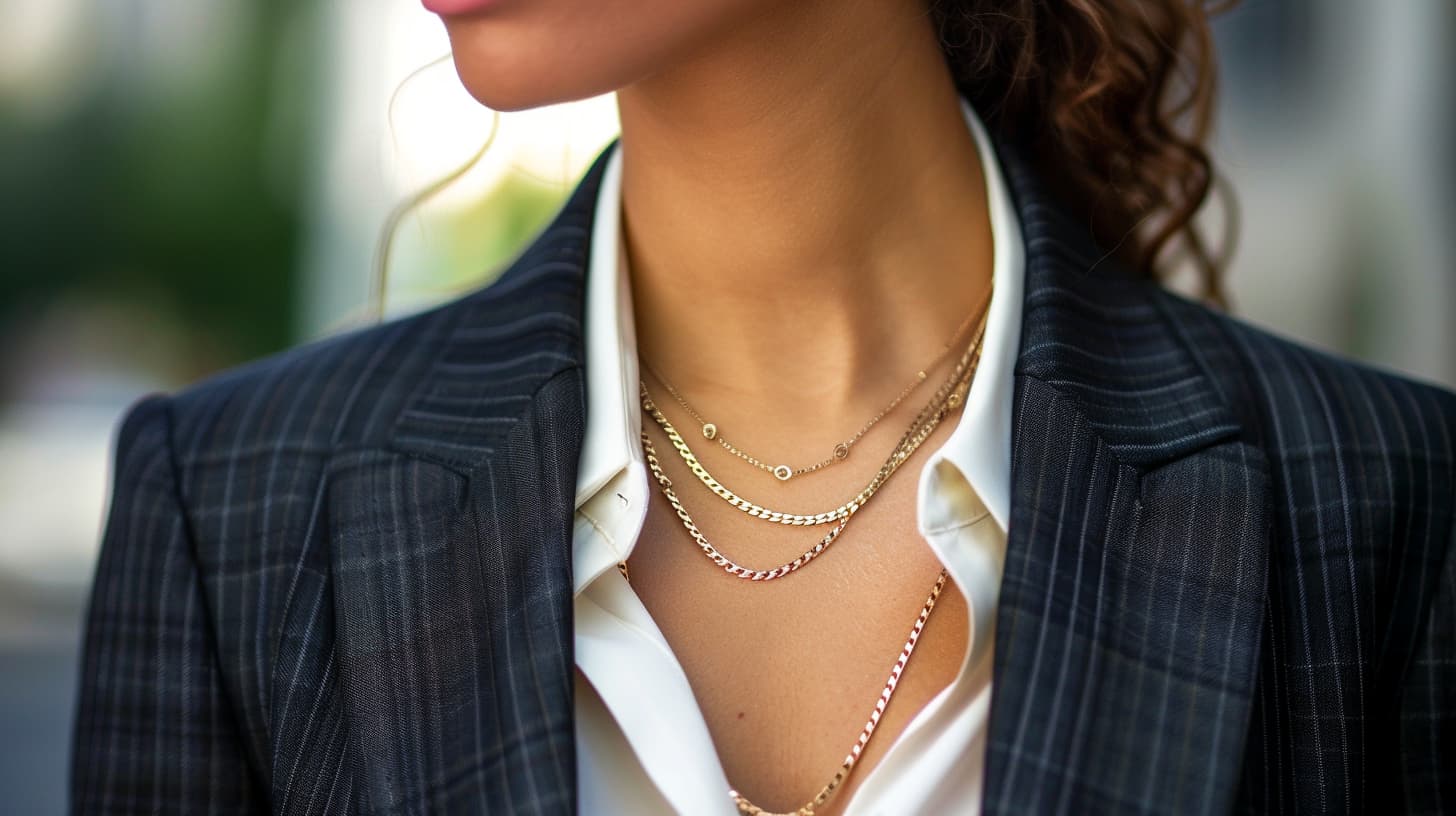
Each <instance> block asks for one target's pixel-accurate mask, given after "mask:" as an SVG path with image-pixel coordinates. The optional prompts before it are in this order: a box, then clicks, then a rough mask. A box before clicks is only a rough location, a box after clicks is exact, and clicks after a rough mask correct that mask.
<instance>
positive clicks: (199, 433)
mask: <svg viewBox="0 0 1456 816" xmlns="http://www.w3.org/2000/svg"><path fill="white" fill-rule="evenodd" d="M458 308H459V307H458V305H457V304H450V305H447V306H444V307H437V308H435V309H432V310H430V311H427V312H422V313H419V314H415V315H411V316H408V317H404V318H399V319H395V320H391V321H389V322H386V323H381V324H378V325H374V326H369V327H365V328H359V329H353V330H350V331H347V332H344V333H341V334H337V335H334V336H331V337H327V338H323V339H319V340H315V341H312V342H308V343H304V344H302V345H299V346H296V347H293V348H290V349H287V350H285V351H281V352H278V353H276V354H273V355H270V356H267V357H263V358H260V359H257V360H253V361H250V362H248V363H244V364H242V365H239V366H237V367H234V368H231V369H227V370H225V371H221V372H218V373H216V374H214V375H212V376H210V377H207V378H206V379H203V380H200V381H198V382H196V383H193V384H191V385H188V386H186V387H185V388H182V389H181V390H179V391H177V392H176V393H174V394H171V395H169V396H168V397H166V400H165V402H166V405H165V409H166V411H167V412H168V413H169V414H170V417H171V425H172V445H173V448H174V451H175V455H176V456H177V458H178V461H179V462H180V463H181V464H183V466H184V467H185V466H186V465H189V464H192V463H195V462H198V461H207V460H215V459H218V458H220V457H228V458H234V459H236V458H239V457H244V458H245V457H246V454H247V452H248V451H251V450H258V449H267V450H268V451H269V452H270V453H271V454H272V455H275V456H276V455H277V454H279V453H282V452H289V451H297V452H306V451H321V450H323V449H337V448H343V447H349V446H357V445H363V444H369V443H371V442H373V441H375V440H376V439H377V438H378V437H379V435H380V434H382V433H384V431H385V430H386V428H387V427H388V424H389V422H390V421H391V420H392V419H393V415H394V414H395V413H396V412H397V411H398V410H400V408H401V406H402V404H403V402H404V401H405V400H407V399H408V397H409V394H410V393H411V391H412V389H413V388H414V387H415V386H416V385H417V384H418V382H419V381H420V380H421V378H422V377H423V376H424V375H425V373H427V372H428V371H429V369H430V366H431V364H432V362H433V360H434V359H435V358H436V356H438V354H439V352H440V349H441V348H442V345H443V343H444V339H445V338H446V337H447V336H448V333H449V331H450V327H451V325H452V324H453V322H454V319H455V317H456V312H457V311H458Z"/></svg>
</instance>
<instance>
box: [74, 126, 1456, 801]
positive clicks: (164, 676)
mask: <svg viewBox="0 0 1456 816" xmlns="http://www.w3.org/2000/svg"><path fill="white" fill-rule="evenodd" d="M616 145H617V143H616V142H615V141H614V142H613V143H612V144H609V145H608V146H607V148H606V149H605V150H604V151H603V152H602V154H601V155H600V156H599V157H598V158H597V160H596V161H595V163H594V164H593V165H592V167H591V169H590V170H589V171H588V172H587V173H586V174H585V175H584V177H583V178H582V180H581V181H580V183H579V184H578V186H577V187H576V189H575V191H574V192H573V193H572V194H571V195H570V198H569V200H568V201H567V202H566V203H565V205H564V206H563V207H562V208H561V209H560V210H559V211H558V212H557V214H556V215H555V216H554V219H553V220H552V221H551V223H550V225H549V226H548V227H547V228H545V230H544V231H543V232H541V233H540V234H539V235H538V237H536V238H535V239H534V241H533V243H531V244H530V246H529V247H528V248H526V249H525V250H524V251H523V252H522V253H521V254H520V255H518V256H517V257H516V258H515V259H514V260H513V261H512V262H511V263H510V264H509V268H508V269H506V270H505V272H504V273H503V274H502V275H501V276H500V277H499V279H498V280H497V281H496V282H494V283H493V284H491V285H489V286H487V287H484V288H482V289H479V290H477V291H474V292H472V293H470V294H468V295H467V296H464V297H462V298H460V299H457V300H455V301H453V302H451V303H448V304H446V305H443V306H440V307H437V308H434V309H432V310H430V311H426V312H423V313H420V314H416V315H413V316H410V317H407V318H404V319H398V320H394V321H392V322H387V323H383V324H380V325H377V326H374V327H370V328H367V329H362V330H358V331H355V332H353V333H349V334H345V335H342V336H337V337H334V338H331V339H326V340H323V341H319V342H316V343H313V344H310V345H306V346H302V347H299V348H296V349H294V350H291V351H288V352H285V353H282V354H280V355H277V356H274V357H271V358H267V359H264V360H262V361H259V362H255V363H251V364H248V365H245V366H242V367H240V368H237V369H234V370H231V371H228V372H225V373H222V374H220V375H217V376H215V377H213V378H211V379H208V380H206V381H204V382H202V383H200V384H197V385H194V386H191V387H189V388H186V389H185V390H182V391H181V392H179V393H176V394H174V395H171V396H152V397H150V398H147V399H145V400H143V401H141V402H140V403H139V404H137V405H135V406H134V407H133V408H132V409H131V410H130V411H129V413H128V415H127V416H126V418H125V420H124V422H123V424H122V426H121V429H120V432H119V439H118V442H117V461H116V472H115V489H114V496H113V499H112V502H111V508H110V511H109V516H108V520H107V523H106V527H105V532H104V537H103V546H102V550H101V556H100V561H99V564H98V566H97V570H96V577H95V586H94V590H93V595H92V597H91V601H90V606H89V612H88V623H87V632H86V636H85V642H84V647H83V648H84V655H83V658H82V667H81V685H80V700H79V710H78V714H77V719H76V723H75V747H74V765H73V768H72V806H73V808H74V810H75V811H76V812H81V813H113V812H114V813H134V812H143V811H145V812H154V813H179V814H181V813H185V814H203V813H229V814H232V813H263V812H271V813H278V814H322V813H401V814H405V813H409V814H416V813H431V814H433V813H447V814H454V813H458V814H480V813H540V814H563V813H569V812H571V811H573V810H574V808H575V805H576V797H577V794H576V786H575V771H576V766H575V754H574V744H573V743H574V733H573V698H572V673H573V670H574V663H575V660H574V655H573V651H572V580H571V574H570V573H571V530H572V504H573V495H574V489H575V488H574V486H575V481H576V467H577V457H578V453H579V449H580V446H581V442H582V434H583V418H584V416H585V412H586V411H588V410H590V406H588V405H587V404H585V389H584V380H583V366H584V354H583V342H582V308H583V282H584V275H585V269H586V259H587V257H588V251H589V248H588V241H589V237H590V230H589V227H590V223H591V219H592V209H593V207H594V206H595V198H596V189H597V185H598V182H599V180H600V174H601V171H602V168H603V165H604V160H605V158H606V153H607V151H609V150H611V149H614V148H615V147H616ZM999 153H1000V156H1001V161H1002V163H1003V165H1004V166H1005V167H1004V169H1005V171H1006V177H1007V179H1008V182H1009V184H1010V187H1011V190H1012V195H1013V198H1014V199H1015V200H1016V206H1017V209H1018V212H1019V216H1020V220H1021V223H1022V229H1023V237H1024V241H1025V244H1026V253H1027V273H1026V274H1027V281H1026V287H1025V294H1024V297H1025V309H1024V317H1023V330H1022V337H1021V347H1020V351H1019V356H1018V363H1017V366H1016V369H1015V398H1014V406H1015V407H1014V419H1013V444H1012V449H1013V453H1012V484H1013V498H1012V513H1011V520H1010V524H1009V536H1008V544H1007V554H1006V563H1005V577H1004V583H1003V587H1002V590H1001V595H1000V600H999V607H998V619H997V624H996V640H995V643H996V646H995V652H994V657H993V666H994V668H993V672H994V674H993V677H994V680H993V689H994V690H993V698H992V703H991V715H990V723H989V729H990V733H989V743H988V749H987V756H986V768H985V780H986V782H985V785H986V787H985V791H984V796H985V798H984V808H985V811H986V812H987V813H988V814H1037V813H1074V814H1088V813H1148V814H1155V813H1156V814H1167V813H1195V814H1203V813H1209V814H1211V813H1227V812H1230V811H1237V812H1250V813H1293V812H1296V811H1298V812H1339V813H1349V812H1360V811H1366V810H1372V811H1379V812H1389V813H1394V812H1408V813H1439V812H1443V811H1448V810H1450V811H1456V559H1453V557H1452V551H1453V548H1456V522H1453V509H1452V508H1453V499H1456V442H1453V437H1456V396H1453V395H1452V394H1451V393H1448V392H1446V391H1442V390H1439V389H1437V388H1435V387H1432V386H1428V385H1421V384H1417V383H1415V382H1412V381H1409V380H1406V379H1402V378H1399V377H1397V376H1393V375H1391V374H1387V373H1382V372H1379V371H1375V370H1371V369H1369V368H1366V367H1362V366H1360V365H1357V364H1355V363H1352V362H1348V361H1345V360H1342V359H1339V358H1336V357H1333V356H1330V355H1327V354H1323V353H1319V352H1316V351H1312V350H1310V349H1307V348H1303V347H1301V346H1299V345H1296V344H1293V343H1291V342H1288V341H1285V340H1281V339H1277V338H1275V337H1273V336H1270V335H1269V334H1266V333H1264V332H1262V331H1260V330H1257V329H1254V328H1251V327H1250V326H1248V325H1245V324H1244V323H1241V322H1239V321H1237V320H1235V319H1232V318H1230V317H1228V316H1226V315H1223V314H1219V313H1216V312H1213V311H1210V310H1208V309H1206V308H1204V307H1202V306H1199V305H1195V304H1193V303H1191V302H1188V301H1186V300H1183V299H1180V298H1179V297H1177V296H1175V295H1173V294H1170V293H1168V292H1166V291H1164V290H1162V289H1160V288H1158V287H1157V286H1155V285H1153V284H1151V283H1148V282H1145V281H1143V280H1139V279H1135V278H1133V277H1132V276H1130V275H1128V274H1126V273H1125V272H1124V271H1122V269H1121V268H1120V267H1119V266H1118V265H1117V264H1116V263H1115V262H1113V261H1112V260H1109V259H1108V257H1107V255H1106V254H1105V253H1104V252H1103V251H1102V250H1101V249H1099V248H1098V247H1097V246H1096V245H1095V244H1094V243H1093V242H1092V240H1091V239H1090V237H1089V235H1088V230H1087V228H1086V226H1085V223H1079V222H1078V221H1077V220H1075V219H1073V218H1072V217H1070V216H1069V215H1068V214H1067V212H1066V211H1065V210H1064V209H1062V208H1060V207H1059V206H1058V205H1057V203H1056V202H1055V201H1054V199H1053V198H1052V196H1051V195H1050V194H1049V193H1048V192H1047V191H1046V189H1044V187H1043V186H1042V183H1041V182H1040V181H1039V180H1038V179H1037V177H1036V175H1035V173H1034V172H1033V167H1032V166H1031V164H1030V162H1029V161H1027V160H1026V159H1025V158H1024V157H1022V156H1020V155H1019V154H1018V151H1017V149H1016V146H1015V145H1012V144H1007V143H1005V142H1004V141H1003V142H1002V143H1001V144H1000V145H999Z"/></svg>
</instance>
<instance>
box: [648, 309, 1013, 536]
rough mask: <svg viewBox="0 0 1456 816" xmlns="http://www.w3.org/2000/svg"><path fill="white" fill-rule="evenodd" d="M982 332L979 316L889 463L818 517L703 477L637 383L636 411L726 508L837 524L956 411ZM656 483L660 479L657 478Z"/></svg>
mask: <svg viewBox="0 0 1456 816" xmlns="http://www.w3.org/2000/svg"><path fill="white" fill-rule="evenodd" d="M985 329H986V318H985V316H983V317H982V318H981V324H980V327H979V328H978V329H977V331H976V335H975V338H974V340H973V341H972V343H971V345H970V347H969V348H967V349H966V352H965V354H963V355H962V356H961V359H960V361H959V362H958V363H957V364H956V367H955V370H954V371H953V372H952V373H951V376H950V377H949V378H948V379H947V380H946V381H945V383H944V384H942V385H941V387H940V388H939V389H937V390H936V393H935V395H934V396H933V397H932V398H931V401H930V402H929V403H928V404H927V405H926V406H925V407H924V408H922V409H921V411H920V413H919V414H917V415H916V417H915V421H914V422H913V423H912V424H911V426H910V430H908V431H906V433H905V436H903V437H902V438H901V441H900V444H898V445H896V447H895V452H894V453H892V454H891V457H890V459H889V460H887V461H886V462H885V465H884V466H882V467H881V468H880V470H879V471H878V472H877V473H876V474H875V475H874V477H873V478H872V479H871V480H870V482H869V484H867V485H865V487H864V489H863V490H861V491H860V492H859V493H858V494H857V495H855V497H854V498H852V499H850V500H849V501H847V502H845V503H844V504H841V505H840V506H838V507H836V508H834V509H833V510H828V511H825V512H822V513H808V514H804V513H786V512H782V511H778V510H770V509H768V508H767V507H764V506H763V505H760V504H757V503H755V502H752V501H750V500H748V499H745V498H743V497H742V496H739V495H738V494H736V493H734V492H733V491H732V490H729V489H728V488H727V487H726V486H724V485H723V483H722V482H719V481H718V480H717V479H716V478H714V477H713V474H712V473H710V472H708V469H707V468H706V467H705V466H704V465H703V463H702V462H701V461H699V460H698V457H697V456H696V455H695V454H694V453H693V450H692V448H691V447H690V446H689V445H688V443H687V440H685V439H683V437H682V434H681V433H679V432H678V430H677V428H675V427H674V426H673V424H672V422H671V421H669V420H668V418H667V417H666V416H665V415H664V414H663V413H662V411H661V409H659V408H658V407H657V404H656V403H655V402H654V401H653V400H652V396H651V394H650V393H649V392H648V390H647V383H646V382H645V381H643V382H639V387H640V395H641V398H642V410H643V411H644V412H646V413H647V414H648V415H649V416H651V417H652V419H653V421H654V422H656V423H657V424H658V426H659V427H661V428H662V431H663V433H664V434H666V436H667V438H668V441H669V442H671V443H672V446H673V448H674V449H676V450H677V453H678V457H679V458H680V459H682V461H683V463H684V464H685V465H687V467H688V469H689V470H691V471H692V473H693V475H694V476H696V477H697V478H698V481H700V482H702V483H703V486H704V487H707V488H708V489H709V490H710V491H712V492H713V494H714V495H716V496H718V497H719V498H721V499H723V500H724V501H726V502H728V504H729V505H731V506H733V507H736V508H738V509H739V510H742V511H743V512H745V513H747V514H748V515H749V516H752V517H753V518H761V519H763V520H765V521H770V522H773V523H776V524H785V525H792V526H799V527H806V526H816V525H820V524H829V523H831V522H837V521H839V520H840V519H841V518H844V517H845V516H848V515H850V514H852V513H853V512H854V511H856V510H858V509H859V508H860V507H861V506H862V505H863V504H864V503H865V502H866V501H868V500H869V497H870V496H873V495H874V493H875V491H877V490H879V488H880V486H881V485H883V484H884V483H885V481H886V480H887V479H889V478H890V476H891V475H893V474H894V472H895V471H896V470H897V469H899V467H900V465H902V464H904V462H905V460H906V459H908V458H909V457H910V454H912V453H914V451H915V448H917V447H919V446H920V444H921V443H923V442H924V441H925V439H926V438H927V437H928V436H929V435H930V431H932V430H934V425H930V427H929V428H928V429H927V428H926V425H927V423H928V422H929V421H930V417H935V420H934V422H935V423H939V421H940V419H941V418H943V417H944V416H945V412H946V411H949V410H953V409H954V408H956V407H959V405H960V403H961V401H962V400H964V398H965V393H966V391H967V390H968V389H969V387H970V379H969V377H970V375H972V374H974V372H975V367H976V364H977V363H978V362H979V360H980V352H981V341H982V339H983V337H984V336H985ZM649 444H650V443H649ZM907 445H908V446H909V447H908V450H907V449H906V446H907ZM660 481H661V479H659V482H660ZM669 484H670V482H669Z"/></svg>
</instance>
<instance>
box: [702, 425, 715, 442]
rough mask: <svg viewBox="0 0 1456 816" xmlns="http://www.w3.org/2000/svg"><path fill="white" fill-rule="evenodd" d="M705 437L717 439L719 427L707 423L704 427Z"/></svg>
mask: <svg viewBox="0 0 1456 816" xmlns="http://www.w3.org/2000/svg"><path fill="white" fill-rule="evenodd" d="M703 436H705V437H707V438H708V439H717V438H718V426H717V425H714V424H713V423H711V422H708V423H705V424H704V425H703Z"/></svg>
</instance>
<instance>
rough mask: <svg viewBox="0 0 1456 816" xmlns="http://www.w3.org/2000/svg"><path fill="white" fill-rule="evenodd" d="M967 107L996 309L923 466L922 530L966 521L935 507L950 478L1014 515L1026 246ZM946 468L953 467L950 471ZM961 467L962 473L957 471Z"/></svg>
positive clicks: (1003, 515) (977, 121)
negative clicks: (981, 179)
mask: <svg viewBox="0 0 1456 816" xmlns="http://www.w3.org/2000/svg"><path fill="white" fill-rule="evenodd" d="M960 102H961V112H962V113H963V114H964V115H965V119H966V124H967V126H968V127H969V128H970V131H971V136H972V138H973V139H974V140H975V143H976V149H977V150H978V151H979V153H980V156H981V167H982V174H983V175H984V176H985V179H986V204H987V209H988V210H989V213H990V219H991V241H992V247H993V249H992V253H993V254H992V261H991V264H992V266H991V282H992V287H993V289H992V292H993V294H992V296H991V306H990V313H989V314H988V315H987V316H986V335H985V340H984V341H983V342H984V345H982V347H981V361H980V364H979V365H978V367H977V369H976V375H975V378H974V379H973V380H972V381H971V390H970V392H969V393H968V394H967V395H966V407H965V410H964V411H963V412H962V413H961V418H960V421H959V422H957V423H956V427H955V430H953V431H952V432H951V435H950V437H949V438H948V439H946V441H945V443H944V444H943V445H941V447H940V448H939V449H938V450H936V452H935V453H934V454H932V455H931V457H930V460H929V462H928V464H927V465H926V467H925V468H924V469H923V470H922V471H921V477H920V492H919V502H918V505H919V513H920V525H921V528H922V530H925V529H927V528H934V527H937V526H943V525H944V524H946V523H954V522H955V521H957V520H965V519H964V515H965V511H964V509H963V508H959V509H958V508H952V509H951V515H953V516H959V517H961V518H960V519H954V518H951V519H947V518H945V515H946V512H945V511H944V510H943V509H938V508H937V507H935V506H933V502H932V497H933V496H934V495H935V494H936V491H937V490H938V488H939V486H940V485H941V484H942V482H943V480H944V479H945V478H946V477H947V476H950V475H955V476H959V477H960V478H964V479H965V480H966V481H967V482H969V483H970V486H971V488H972V490H973V491H974V493H975V496H976V497H977V498H978V499H979V501H980V503H981V504H982V505H984V508H985V510H986V511H988V512H990V514H991V517H992V518H993V519H995V521H996V524H997V525H998V526H999V527H1000V528H1001V530H1002V532H1005V531H1006V525H1007V523H1008V520H1009V519H1010V517H1011V405H1012V396H1013V394H1014V393H1015V373H1014V372H1015V369H1016V353H1017V350H1018V348H1019V347H1020V344H1021V312H1022V287H1023V286H1024V283H1025V281H1024V278H1025V277H1026V275H1025V272H1026V249H1025V247H1024V246H1023V244H1022V238H1021V222H1020V221H1019V219H1018V218H1017V215H1016V207H1015V205H1014V203H1013V202H1012V200H1011V194H1010V191H1009V189H1008V188H1007V186H1006V179H1005V176H1004V175H1003V173H1002V170H1001V164H1000V162H999V161H998V159H997V158H996V149H995V146H994V144H993V143H992V141H991V138H990V135H989V134H988V133H987V132H986V128H985V125H983V124H982V123H981V118H980V117H979V116H977V115H976V111H975V110H974V109H973V108H972V107H971V103H970V102H968V101H966V99H965V98H964V97H962V98H961V100H960ZM945 465H949V466H951V467H952V468H954V471H949V472H948V471H947V469H946V467H945ZM955 471H958V473H955Z"/></svg>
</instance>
